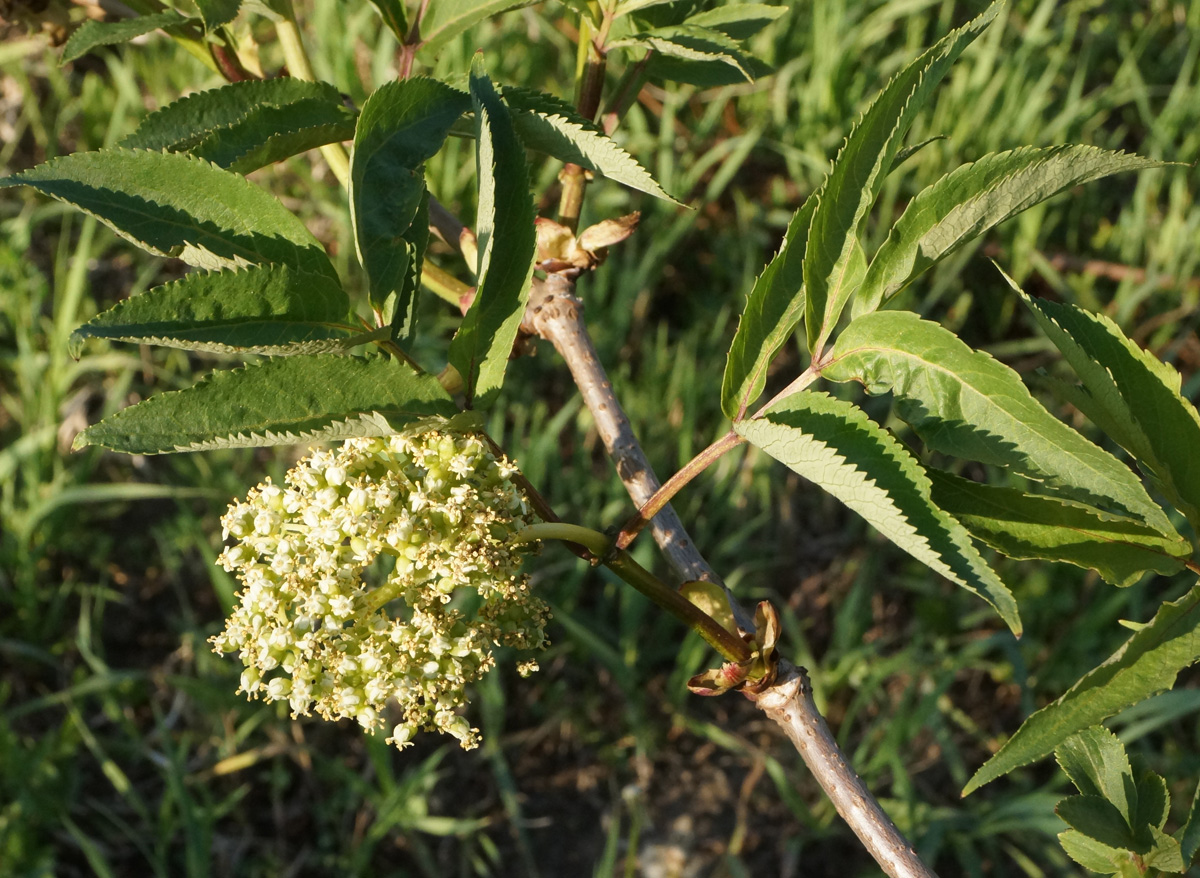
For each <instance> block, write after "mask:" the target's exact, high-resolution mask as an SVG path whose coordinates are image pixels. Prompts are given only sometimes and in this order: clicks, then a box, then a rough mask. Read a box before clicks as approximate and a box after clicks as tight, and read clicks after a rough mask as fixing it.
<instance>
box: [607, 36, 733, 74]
mask: <svg viewBox="0 0 1200 878" xmlns="http://www.w3.org/2000/svg"><path fill="white" fill-rule="evenodd" d="M634 47H641V48H646V49H653V50H654V51H655V53H656V55H655V57H653V58H651V59H650V65H649V67H648V68H647V72H648V73H650V74H651V75H655V74H657V75H660V76H663V77H664V78H669V79H673V80H675V81H678V82H696V81H695V80H694V79H692V78H690V77H686V76H685V77H684V78H680V74H686V72H687V70H688V68H687V67H685V66H680V65H676V66H675V67H673V68H671V69H670V72H671V73H672V74H674V75H668V74H667V73H666V71H665V69H664V67H663V66H662V62H663V61H669V60H674V61H683V62H690V63H691V64H692V65H702V66H701V69H703V67H704V66H708V65H715V66H716V67H718V68H724V69H726V70H727V71H728V72H729V73H730V74H731V75H733V76H734V79H733V81H734V82H753V81H754V74H753V69H754V66H755V65H754V63H753V61H752V60H751V57H750V56H749V55H748V54H747V53H746V52H744V51H743V50H742V47H741V46H740V45H738V43H737V41H736V40H733V39H730V38H729V37H727V36H726V35H725V34H723V33H721V31H719V30H713V29H712V28H707V27H697V26H696V25H691V24H677V25H670V26H668V27H656V28H653V29H651V30H648V31H643V32H642V33H638V34H634V35H632V36H629V37H626V38H624V39H620V40H614V41H613V42H611V43H610V44H609V49H610V50H611V49H620V48H634ZM696 84H698V85H711V84H715V83H713V82H712V81H711V72H710V76H709V77H702V78H701V81H698V82H696Z"/></svg>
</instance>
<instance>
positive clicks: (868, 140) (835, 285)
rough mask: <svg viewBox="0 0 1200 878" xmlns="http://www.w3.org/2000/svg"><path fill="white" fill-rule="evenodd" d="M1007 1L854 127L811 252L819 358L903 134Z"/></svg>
mask: <svg viewBox="0 0 1200 878" xmlns="http://www.w3.org/2000/svg"><path fill="white" fill-rule="evenodd" d="M998 10H999V4H997V3H993V4H992V5H991V6H989V7H988V9H987V11H986V12H984V13H983V14H982V15H980V16H979V17H978V18H975V19H974V20H972V21H971V22H969V23H967V24H966V25H964V26H963V27H961V28H959V29H958V30H956V31H954V32H953V33H951V34H948V35H947V36H946V37H944V38H943V39H942V40H941V41H940V42H938V44H937V45H935V46H934V47H933V48H932V49H930V50H929V51H927V52H926V53H925V54H923V55H922V56H921V57H919V58H917V59H916V60H915V61H913V62H912V63H911V64H909V65H908V66H907V67H906V68H904V70H902V71H901V72H900V73H898V74H897V75H896V76H895V77H893V78H892V80H891V82H889V83H888V84H887V86H886V87H885V88H884V89H883V91H882V92H881V93H880V95H879V97H877V98H876V99H875V101H874V103H872V104H871V106H870V108H869V109H868V110H867V111H866V113H865V114H863V117H862V119H861V120H860V121H859V123H858V124H857V125H856V126H854V130H853V131H851V132H850V136H849V138H847V140H846V145H845V146H844V147H842V151H841V153H839V155H838V157H837V159H836V160H835V161H834V163H833V170H832V171H830V174H829V177H828V178H827V179H826V181H825V184H824V188H823V190H822V193H821V201H820V203H819V204H818V206H817V210H816V213H815V214H814V215H813V222H812V230H811V231H810V233H809V241H810V243H809V247H808V252H807V253H806V254H805V257H804V284H805V288H806V297H807V301H806V303H805V323H806V328H807V330H808V346H809V349H810V350H811V351H812V352H813V354H814V356H819V355H820V354H821V352H822V349H823V348H824V345H825V341H826V339H828V338H829V335H830V333H831V332H832V331H833V328H834V326H835V325H836V324H837V321H838V317H839V316H840V315H841V313H842V309H843V308H844V307H845V304H846V302H847V300H848V299H849V298H850V295H851V294H852V293H853V292H854V288H853V287H852V286H851V285H850V284H848V283H847V282H846V281H847V279H848V278H847V274H848V269H849V267H850V265H851V262H852V257H853V255H854V248H855V246H857V244H858V230H859V227H860V226H861V225H862V222H863V220H864V219H865V217H866V215H867V212H868V211H869V210H870V209H871V205H872V204H873V203H874V202H875V198H876V196H877V195H878V194H879V190H880V188H881V187H882V185H883V180H884V177H885V176H886V174H887V171H888V169H889V168H891V166H892V162H893V160H894V159H895V156H896V153H897V151H898V150H899V149H900V143H901V140H902V139H903V138H904V135H905V133H906V132H907V131H908V129H909V127H910V126H911V125H912V123H913V120H914V118H915V117H916V114H917V112H918V110H920V109H921V107H922V106H923V105H924V104H925V102H926V101H927V100H928V99H929V96H930V94H931V93H932V92H933V90H934V88H935V87H936V86H937V84H938V83H939V82H940V81H941V79H942V77H943V76H945V74H946V71H947V70H949V68H950V65H951V64H952V63H954V60H955V59H956V58H957V57H958V56H959V55H960V54H961V53H962V51H963V50H964V49H965V48H966V47H967V46H968V45H970V43H971V41H972V40H974V39H975V37H977V36H978V35H979V34H980V33H981V32H982V31H983V29H984V28H986V27H987V26H988V24H990V23H991V21H992V19H993V18H995V17H996V13H997V11H998Z"/></svg>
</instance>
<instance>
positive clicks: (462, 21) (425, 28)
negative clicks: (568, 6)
mask: <svg viewBox="0 0 1200 878" xmlns="http://www.w3.org/2000/svg"><path fill="white" fill-rule="evenodd" d="M536 2H537V0H433V2H432V3H430V4H429V11H428V12H427V13H426V14H425V17H424V18H423V19H422V20H421V25H420V26H421V40H422V43H421V54H423V55H429V54H430V53H434V52H437V51H438V49H440V48H441V47H442V46H443V45H445V44H446V43H447V42H448V41H449V40H452V39H453V38H454V37H456V36H458V35H459V34H461V33H462V32H463V31H465V30H466V29H467V28H469V27H471V26H472V25H475V24H478V23H479V22H481V21H483V20H484V19H485V18H491V17H492V16H494V15H499V14H500V13H502V12H509V11H510V10H513V9H520V8H521V7H522V6H532V5H533V4H534V3H536Z"/></svg>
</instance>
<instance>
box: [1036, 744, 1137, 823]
mask: <svg viewBox="0 0 1200 878" xmlns="http://www.w3.org/2000/svg"><path fill="white" fill-rule="evenodd" d="M1054 758H1055V760H1056V761H1057V762H1058V765H1059V767H1060V768H1061V769H1062V770H1063V771H1064V772H1065V773H1066V775H1067V777H1069V778H1070V779H1071V783H1073V784H1075V789H1077V790H1079V792H1080V794H1081V795H1084V796H1092V797H1097V796H1098V797H1100V798H1103V799H1107V800H1108V801H1110V802H1112V803H1113V805H1114V806H1115V807H1116V809H1117V811H1118V812H1119V813H1120V816H1121V819H1122V820H1123V821H1126V822H1128V821H1129V820H1130V818H1131V817H1132V815H1133V813H1134V810H1135V808H1136V807H1137V795H1136V790H1135V788H1134V783H1133V769H1132V768H1131V767H1130V765H1129V757H1128V756H1127V755H1126V754H1125V745H1124V744H1122V743H1121V741H1120V739H1119V738H1118V737H1117V736H1116V735H1114V734H1113V733H1112V732H1110V731H1109V730H1108V729H1106V728H1104V727H1103V726H1092V727H1091V728H1089V729H1084V730H1083V731H1082V732H1079V733H1078V734H1075V735H1072V736H1071V737H1069V738H1067V740H1065V741H1063V742H1062V743H1061V744H1059V745H1058V746H1057V747H1055V748H1054ZM1101 841H1103V839H1101ZM1110 843H1111V842H1110Z"/></svg>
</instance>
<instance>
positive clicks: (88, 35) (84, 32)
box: [60, 10, 192, 64]
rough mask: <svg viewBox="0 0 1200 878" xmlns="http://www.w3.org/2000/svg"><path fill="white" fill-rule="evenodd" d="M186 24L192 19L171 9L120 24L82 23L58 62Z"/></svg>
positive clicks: (72, 59) (69, 40) (128, 19)
mask: <svg viewBox="0 0 1200 878" xmlns="http://www.w3.org/2000/svg"><path fill="white" fill-rule="evenodd" d="M189 21H192V19H190V18H188V17H187V16H185V15H180V14H179V13H178V12H175V11H174V10H168V11H167V12H158V13H155V14H154V15H139V16H137V17H136V18H125V19H122V20H121V21H85V22H84V23H83V24H81V25H80V26H79V28H78V29H77V30H76V31H75V32H74V33H73V34H71V36H70V38H69V39H68V40H67V42H66V44H65V45H64V46H63V52H62V59H61V61H60V63H62V64H66V63H67V62H68V61H74V60H75V59H76V58H79V57H81V56H82V55H86V54H87V53H88V52H90V51H92V49H95V48H96V47H97V46H111V45H115V44H116V43H125V42H128V41H129V40H132V39H133V38H134V37H140V36H141V35H142V34H148V33H150V31H154V30H158V29H159V28H165V27H177V26H178V25H181V24H186V23H187V22H189Z"/></svg>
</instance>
